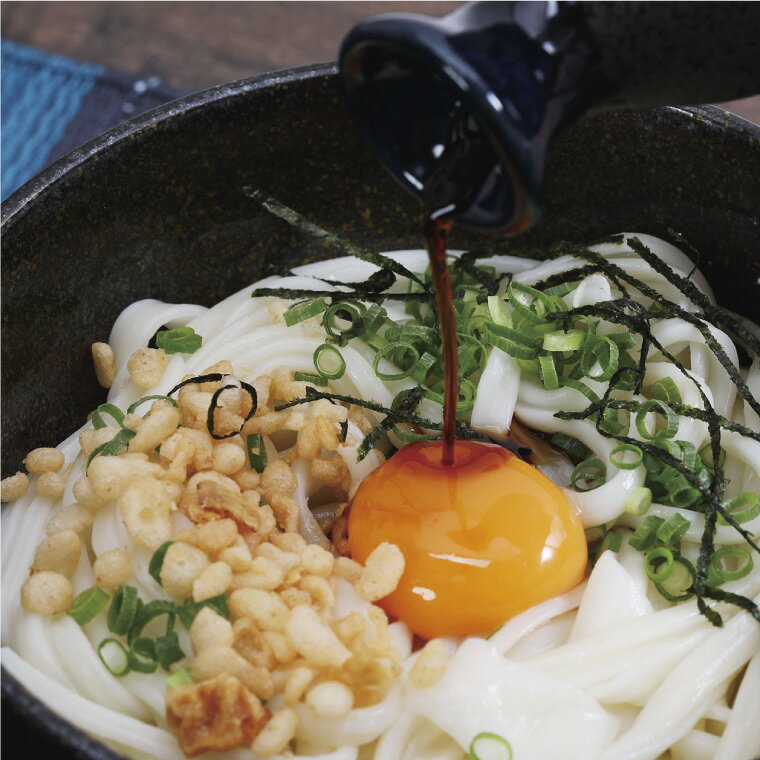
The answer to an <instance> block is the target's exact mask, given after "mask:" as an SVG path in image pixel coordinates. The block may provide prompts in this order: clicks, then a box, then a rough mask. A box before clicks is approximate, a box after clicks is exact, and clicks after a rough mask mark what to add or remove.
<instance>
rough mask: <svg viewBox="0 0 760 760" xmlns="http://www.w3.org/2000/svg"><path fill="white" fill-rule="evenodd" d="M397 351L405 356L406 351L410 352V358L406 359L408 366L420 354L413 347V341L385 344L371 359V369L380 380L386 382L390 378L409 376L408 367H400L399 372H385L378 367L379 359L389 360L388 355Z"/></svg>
mask: <svg viewBox="0 0 760 760" xmlns="http://www.w3.org/2000/svg"><path fill="white" fill-rule="evenodd" d="M397 351H398V352H403V354H402V357H403V356H406V354H407V352H409V354H411V356H412V358H411V360H408V361H407V363H408V366H409V367H410V368H411V367H413V366H414V365H415V364H416V363H417V362H418V361H419V359H420V354H419V352H418V351H417V349H416V348H415V347H414V344H413V343H409V342H405V341H397V342H395V343H389V344H388V345H387V346H385V347H383V348H381V349H380V350H379V351H378V352H377V353H376V354H375V357H374V359H373V360H372V369H373V370H374V372H375V374H376V375H377V376H378V377H379V378H380V379H381V380H385V381H386V382H387V381H391V380H403V379H404V378H405V377H408V376H409V369H401V370H400V371H399V372H385V371H384V370H381V369H380V368H379V367H380V362H381V360H383V359H386V360H389V361H390V357H391V356H392V355H393V354H396V352H397ZM396 356H398V354H396Z"/></svg>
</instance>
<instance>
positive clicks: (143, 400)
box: [127, 395, 179, 414]
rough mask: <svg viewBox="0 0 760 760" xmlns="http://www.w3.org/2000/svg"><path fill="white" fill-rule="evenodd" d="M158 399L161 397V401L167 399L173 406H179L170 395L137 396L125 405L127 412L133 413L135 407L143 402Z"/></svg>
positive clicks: (135, 409)
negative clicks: (135, 399)
mask: <svg viewBox="0 0 760 760" xmlns="http://www.w3.org/2000/svg"><path fill="white" fill-rule="evenodd" d="M158 399H161V400H163V401H168V402H169V403H170V404H172V405H173V406H179V404H178V403H177V400H176V399H173V398H172V397H171V396H161V395H156V396H143V397H142V398H138V399H137V401H134V402H132V403H131V404H130V405H129V406H128V407H127V414H134V413H135V412H136V411H137V409H138V408H139V407H140V406H141V405H142V404H145V403H146V402H148V401H157V400H158Z"/></svg>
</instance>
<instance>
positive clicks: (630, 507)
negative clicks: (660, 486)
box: [624, 486, 652, 515]
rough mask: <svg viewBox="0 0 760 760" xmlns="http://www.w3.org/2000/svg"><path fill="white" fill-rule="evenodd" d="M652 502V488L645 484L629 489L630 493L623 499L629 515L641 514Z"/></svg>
mask: <svg viewBox="0 0 760 760" xmlns="http://www.w3.org/2000/svg"><path fill="white" fill-rule="evenodd" d="M651 504H652V490H651V489H650V488H646V487H645V486H638V487H637V488H634V489H633V491H631V495H630V496H629V497H628V498H627V499H626V500H625V507H624V509H625V511H626V512H627V513H628V514H629V515H643V514H644V513H645V512H646V511H647V510H648V509H649V507H650V505H651Z"/></svg>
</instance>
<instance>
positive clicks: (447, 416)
mask: <svg viewBox="0 0 760 760" xmlns="http://www.w3.org/2000/svg"><path fill="white" fill-rule="evenodd" d="M451 123H452V128H451V133H450V136H449V140H448V143H447V144H446V145H445V146H443V150H442V152H441V154H440V156H439V158H438V160H437V162H436V165H435V169H434V170H433V172H432V173H431V175H430V176H429V177H428V179H427V180H426V181H425V183H424V186H423V197H424V200H425V206H426V213H425V222H424V233H425V240H426V242H427V251H428V257H429V259H430V270H431V272H432V276H433V287H434V289H435V298H436V305H437V307H438V324H439V326H440V332H441V341H442V343H443V372H444V383H443V387H444V392H443V442H444V445H443V456H442V461H443V464H445V465H452V464H453V463H454V439H455V437H456V424H457V402H458V400H459V361H458V356H457V346H458V344H457V328H456V317H455V314H454V300H453V293H452V290H451V277H450V276H449V268H448V265H447V262H446V240H447V235H448V232H449V230H450V229H451V226H452V224H453V222H454V219H455V218H456V216H457V213H458V212H460V211H461V210H464V209H466V208H468V206H469V205H470V203H471V202H472V200H473V199H474V198H475V197H476V196H477V194H478V193H479V192H480V190H481V188H482V187H483V184H484V183H485V182H486V181H487V178H488V175H489V174H490V173H491V172H492V171H493V170H494V163H493V162H494V153H493V149H492V148H491V147H490V145H489V144H488V141H487V139H486V137H485V135H484V134H483V132H482V131H481V130H480V128H479V127H478V125H477V123H476V122H475V121H474V119H473V118H472V117H471V116H470V115H468V114H467V112H466V111H465V110H464V108H463V107H462V105H461V103H457V104H456V105H455V112H454V114H453V118H452V122H451Z"/></svg>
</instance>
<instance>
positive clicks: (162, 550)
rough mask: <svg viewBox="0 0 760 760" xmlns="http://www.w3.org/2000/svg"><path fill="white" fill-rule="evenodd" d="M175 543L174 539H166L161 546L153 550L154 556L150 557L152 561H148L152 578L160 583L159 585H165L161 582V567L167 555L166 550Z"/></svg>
mask: <svg viewBox="0 0 760 760" xmlns="http://www.w3.org/2000/svg"><path fill="white" fill-rule="evenodd" d="M173 543H174V541H166V542H165V543H163V544H161V546H159V547H158V549H156V551H154V552H153V556H152V557H151V558H150V562H149V563H148V573H149V574H150V576H151V578H153V580H155V581H156V583H158V585H159V586H161V585H163V584H162V583H161V568H162V567H163V565H164V557H165V556H166V550H167V549H168V548H169V547H170V546H171V545H172V544H173Z"/></svg>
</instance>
